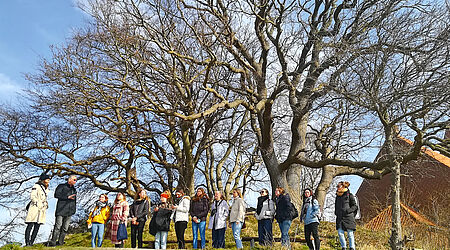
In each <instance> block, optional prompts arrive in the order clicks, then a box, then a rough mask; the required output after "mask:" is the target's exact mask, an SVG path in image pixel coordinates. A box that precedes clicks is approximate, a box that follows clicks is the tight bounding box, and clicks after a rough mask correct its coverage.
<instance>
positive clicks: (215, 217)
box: [208, 190, 230, 248]
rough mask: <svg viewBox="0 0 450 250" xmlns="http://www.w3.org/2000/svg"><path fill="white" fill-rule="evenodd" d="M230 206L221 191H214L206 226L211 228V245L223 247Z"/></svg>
mask: <svg viewBox="0 0 450 250" xmlns="http://www.w3.org/2000/svg"><path fill="white" fill-rule="evenodd" d="M229 210H230V207H229V206H228V203H227V201H226V200H225V196H224V195H223V193H222V191H220V190H217V191H215V192H214V201H213V203H212V205H211V216H210V217H209V225H208V228H209V229H211V230H212V247H213V248H225V230H226V228H227V218H228V214H229Z"/></svg>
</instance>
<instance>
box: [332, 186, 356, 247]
mask: <svg viewBox="0 0 450 250" xmlns="http://www.w3.org/2000/svg"><path fill="white" fill-rule="evenodd" d="M349 186H350V183H349V182H347V181H341V182H339V183H338V186H337V191H336V201H335V207H334V214H335V215H336V229H337V230H338V236H339V241H340V243H341V247H342V249H343V250H344V249H346V247H347V244H346V242H345V232H347V236H348V244H349V247H350V250H354V249H355V235H354V231H355V230H356V221H355V214H356V211H357V210H358V206H357V204H356V200H355V197H354V196H353V194H352V193H350V191H349V190H348V187H349Z"/></svg>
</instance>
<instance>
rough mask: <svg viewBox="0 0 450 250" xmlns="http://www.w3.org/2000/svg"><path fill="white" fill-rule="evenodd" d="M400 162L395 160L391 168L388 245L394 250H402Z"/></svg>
mask: <svg viewBox="0 0 450 250" xmlns="http://www.w3.org/2000/svg"><path fill="white" fill-rule="evenodd" d="M400 162H401V161H399V160H398V159H395V160H394V166H393V168H392V188H391V190H392V232H391V237H390V238H389V244H390V245H391V249H395V250H398V249H403V240H402V222H401V206H400V202H401V201H400V192H401V188H400V177H401V172H400Z"/></svg>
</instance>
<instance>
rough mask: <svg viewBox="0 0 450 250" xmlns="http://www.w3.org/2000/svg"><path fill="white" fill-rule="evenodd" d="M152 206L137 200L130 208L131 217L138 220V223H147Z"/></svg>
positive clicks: (144, 201)
mask: <svg viewBox="0 0 450 250" xmlns="http://www.w3.org/2000/svg"><path fill="white" fill-rule="evenodd" d="M149 209H150V204H149V201H148V200H146V199H144V200H136V201H134V202H133V204H132V205H131V206H130V217H131V218H134V217H136V218H137V221H139V222H144V223H145V221H147V215H148V213H149Z"/></svg>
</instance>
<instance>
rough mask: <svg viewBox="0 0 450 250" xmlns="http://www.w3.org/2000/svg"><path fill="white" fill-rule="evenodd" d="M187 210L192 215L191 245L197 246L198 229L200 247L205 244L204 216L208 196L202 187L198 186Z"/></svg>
mask: <svg viewBox="0 0 450 250" xmlns="http://www.w3.org/2000/svg"><path fill="white" fill-rule="evenodd" d="M189 212H190V214H191V217H192V234H193V247H194V248H197V240H198V232H199V231H200V238H201V248H202V249H203V248H205V246H206V236H205V233H206V217H207V216H208V212H209V198H208V195H207V194H206V193H205V190H204V189H203V188H198V189H197V192H196V194H195V196H194V197H193V198H192V201H191V207H190V209H189Z"/></svg>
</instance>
